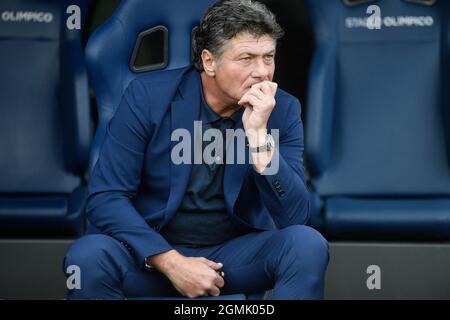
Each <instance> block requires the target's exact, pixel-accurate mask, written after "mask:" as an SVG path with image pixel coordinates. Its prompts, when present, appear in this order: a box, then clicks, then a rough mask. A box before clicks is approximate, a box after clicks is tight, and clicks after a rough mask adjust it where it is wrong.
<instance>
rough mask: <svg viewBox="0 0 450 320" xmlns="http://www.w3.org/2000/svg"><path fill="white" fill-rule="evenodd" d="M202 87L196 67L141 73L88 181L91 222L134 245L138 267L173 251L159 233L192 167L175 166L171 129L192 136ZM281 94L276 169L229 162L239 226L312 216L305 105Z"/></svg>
mask: <svg viewBox="0 0 450 320" xmlns="http://www.w3.org/2000/svg"><path fill="white" fill-rule="evenodd" d="M200 85H201V80H200V74H199V72H198V71H196V70H195V69H194V68H192V67H188V68H182V69H177V70H169V71H159V72H152V73H149V74H146V75H143V76H140V77H137V78H136V79H135V80H134V81H133V82H132V83H131V84H130V85H129V86H128V88H127V89H126V90H125V93H124V95H123V98H122V102H121V104H120V106H119V107H118V109H117V111H116V114H115V115H114V117H113V118H112V120H111V121H110V123H109V125H108V128H107V133H106V136H105V139H104V141H103V144H102V146H101V149H100V154H99V159H98V161H97V163H96V165H95V167H94V170H93V172H92V174H91V177H90V179H89V197H88V204H87V211H88V218H89V222H90V224H91V225H92V226H94V227H96V228H97V230H98V231H100V232H102V233H105V234H109V235H110V236H112V237H114V238H115V239H117V240H119V241H121V242H122V243H124V244H125V245H126V246H127V247H129V250H130V251H132V253H133V254H134V256H135V258H136V259H137V260H136V261H137V262H138V263H139V264H140V265H143V263H144V259H145V258H146V257H148V256H152V255H155V254H158V253H162V252H165V251H168V250H170V249H172V247H171V245H170V244H168V243H167V242H166V241H165V239H164V238H163V237H162V236H161V235H160V234H159V233H158V231H159V230H160V229H161V227H163V226H164V225H165V224H166V223H167V222H168V221H169V220H170V219H171V217H172V216H173V215H174V214H175V213H176V211H177V209H178V207H179V205H180V203H181V201H182V199H183V196H184V193H185V190H186V187H187V183H188V179H189V174H190V169H191V167H192V165H190V164H180V165H175V164H173V163H172V161H171V148H172V147H173V146H174V145H175V144H176V143H178V142H172V141H171V134H172V131H173V130H174V129H177V128H185V129H187V130H189V132H190V133H191V136H192V137H193V136H194V134H193V128H194V121H196V120H198V119H199V114H200V99H201V90H200ZM275 98H276V106H275V108H274V110H273V112H272V114H271V116H270V119H269V123H268V128H269V130H270V129H272V128H276V129H279V134H280V135H279V137H280V138H279V140H280V141H279V148H278V150H279V151H276V152H278V155H279V170H278V173H277V174H275V175H267V176H266V175H260V174H259V173H257V172H256V171H255V169H254V168H253V165H251V164H248V161H246V162H247V164H226V165H225V172H224V181H223V184H224V185H223V187H224V196H225V202H226V206H227V212H228V214H229V215H230V216H231V218H232V219H233V221H235V222H236V223H237V224H240V225H242V226H246V227H251V228H253V229H255V230H271V229H274V228H276V227H278V228H283V227H286V226H289V225H293V224H304V223H306V221H307V219H308V210H309V193H308V190H307V188H306V186H305V182H304V169H303V161H302V152H303V126H302V122H301V119H300V103H299V101H298V100H297V99H295V98H294V97H292V96H291V95H289V94H288V93H286V92H284V91H282V90H281V89H278V91H277V94H276V97H275ZM246 149H247V150H246V152H247V156H248V147H247V148H246ZM235 152H236V151H235Z"/></svg>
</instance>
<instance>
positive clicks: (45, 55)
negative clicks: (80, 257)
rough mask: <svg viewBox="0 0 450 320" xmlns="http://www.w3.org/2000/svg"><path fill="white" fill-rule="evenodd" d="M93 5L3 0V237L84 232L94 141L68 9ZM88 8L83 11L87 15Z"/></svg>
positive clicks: (0, 213)
mask: <svg viewBox="0 0 450 320" xmlns="http://www.w3.org/2000/svg"><path fill="white" fill-rule="evenodd" d="M72 4H75V5H78V6H80V8H81V10H82V11H81V13H82V15H81V18H84V17H85V13H87V9H88V5H89V2H88V1H53V0H35V1H27V0H2V1H1V2H0V15H1V16H0V70H1V73H0V101H1V104H0V235H1V236H2V237H4V236H8V237H9V236H28V237H35V236H45V237H49V236H74V235H80V234H82V232H83V221H84V220H83V212H84V204H85V194H86V192H85V188H84V186H83V176H84V173H85V171H86V169H87V165H88V158H89V145H90V139H91V129H90V109H89V94H88V83H87V74H86V72H85V70H84V67H83V54H82V48H81V43H80V31H79V30H69V29H68V28H67V27H66V20H67V18H69V16H70V14H68V13H67V12H66V9H67V7H68V6H69V5H72ZM83 10H84V11H83Z"/></svg>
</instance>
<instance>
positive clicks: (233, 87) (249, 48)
mask: <svg viewBox="0 0 450 320" xmlns="http://www.w3.org/2000/svg"><path fill="white" fill-rule="evenodd" d="M275 48H276V43H275V40H274V39H273V38H271V37H270V36H269V35H264V36H261V37H259V38H257V37H255V36H252V35H250V34H247V33H244V34H239V35H237V36H235V37H234V38H232V39H231V40H230V41H229V42H228V43H227V44H226V45H225V47H224V49H223V52H222V56H221V57H220V59H219V61H216V70H215V76H216V77H215V78H216V83H217V86H218V87H219V89H220V90H221V91H222V93H223V94H225V96H227V97H228V98H229V99H230V100H232V101H233V102H235V103H237V101H239V100H240V99H241V98H242V96H243V95H244V94H245V93H246V92H247V91H248V90H249V89H250V87H251V86H252V85H254V84H256V83H259V82H261V81H265V80H268V81H272V79H273V74H274V72H275V61H274V60H275Z"/></svg>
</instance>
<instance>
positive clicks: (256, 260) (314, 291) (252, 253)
mask: <svg viewBox="0 0 450 320" xmlns="http://www.w3.org/2000/svg"><path fill="white" fill-rule="evenodd" d="M149 245H151V244H149ZM173 248H174V249H176V250H177V251H178V252H180V253H181V254H183V255H185V256H190V257H205V258H207V259H209V260H212V261H215V262H222V263H223V266H224V267H223V269H222V271H224V272H225V285H224V287H223V288H222V289H221V295H226V294H235V293H246V294H252V293H253V294H254V293H260V292H264V291H265V290H271V289H273V291H272V297H271V298H272V299H287V300H292V299H294V300H296V299H322V298H323V294H324V278H325V270H326V267H327V264H328V260H329V256H328V243H327V241H326V240H325V239H324V238H323V237H322V236H321V234H320V233H319V232H317V231H316V230H314V229H312V228H310V227H307V226H303V225H293V226H289V227H286V228H284V229H279V230H271V231H259V232H252V233H249V234H245V235H243V236H239V237H237V238H234V239H231V240H229V241H227V242H224V243H223V244H220V245H216V246H210V247H202V248H192V247H186V246H178V245H175V246H173ZM70 265H76V266H78V267H79V268H80V270H81V278H80V280H81V288H80V289H71V290H68V293H67V298H69V299H124V298H129V297H135V298H143V297H180V296H181V295H180V294H179V293H178V292H177V290H176V289H175V288H174V287H173V286H172V284H171V282H170V281H169V280H168V278H166V276H165V275H164V274H162V273H161V272H159V271H157V270H156V269H155V270H146V269H144V268H143V266H138V265H137V264H136V261H135V260H134V258H133V256H132V255H131V254H130V252H129V250H127V249H126V248H125V247H124V246H123V245H122V244H121V243H120V242H118V241H117V240H115V239H114V238H112V237H110V236H107V235H103V234H93V235H85V236H83V237H81V238H80V239H78V240H77V241H75V242H74V243H73V244H72V246H71V247H70V248H69V250H68V251H67V253H66V255H65V258H64V270H67V267H68V266H70Z"/></svg>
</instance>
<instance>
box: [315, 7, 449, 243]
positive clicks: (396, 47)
mask: <svg viewBox="0 0 450 320" xmlns="http://www.w3.org/2000/svg"><path fill="white" fill-rule="evenodd" d="M307 5H308V10H309V13H310V17H311V22H312V25H313V28H314V32H315V38H316V50H315V54H314V60H313V64H312V66H311V69H310V81H309V92H308V101H307V119H306V157H307V159H306V160H307V164H308V168H309V170H310V173H311V177H312V191H313V192H312V195H311V200H312V201H311V203H312V206H311V219H310V224H311V225H313V226H314V227H316V228H318V229H319V230H321V231H323V232H324V233H325V235H326V236H328V237H329V238H334V239H341V238H345V239H378V240H387V239H393V240H400V239H406V240H420V239H425V240H439V239H450V198H449V197H450V166H449V164H450V161H449V160H450V158H449V157H450V134H449V132H450V131H449V129H450V118H449V109H450V99H449V98H450V97H449V94H448V92H449V83H450V82H449V76H450V68H449V61H450V29H449V28H450V24H449V18H450V15H449V12H450V3H449V1H445V0H437V1H426V0H422V1H421V0H415V1H407V0H379V1H361V0H359V1H358V0H353V1H351V0H334V1H329V0H307ZM370 5H376V6H378V8H379V9H380V10H379V13H380V14H381V16H380V19H379V20H377V19H374V18H375V17H376V16H375V15H374V14H376V13H377V12H378V8H376V7H375V8H373V10H372V8H368V7H369V6H370ZM368 9H370V10H369V12H367V11H368ZM367 17H371V18H370V19H369V20H368V22H369V25H368V24H367V20H366V18H367ZM377 21H379V22H380V24H379V25H377ZM374 22H375V23H374ZM378 26H379V27H380V28H379V29H378Z"/></svg>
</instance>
